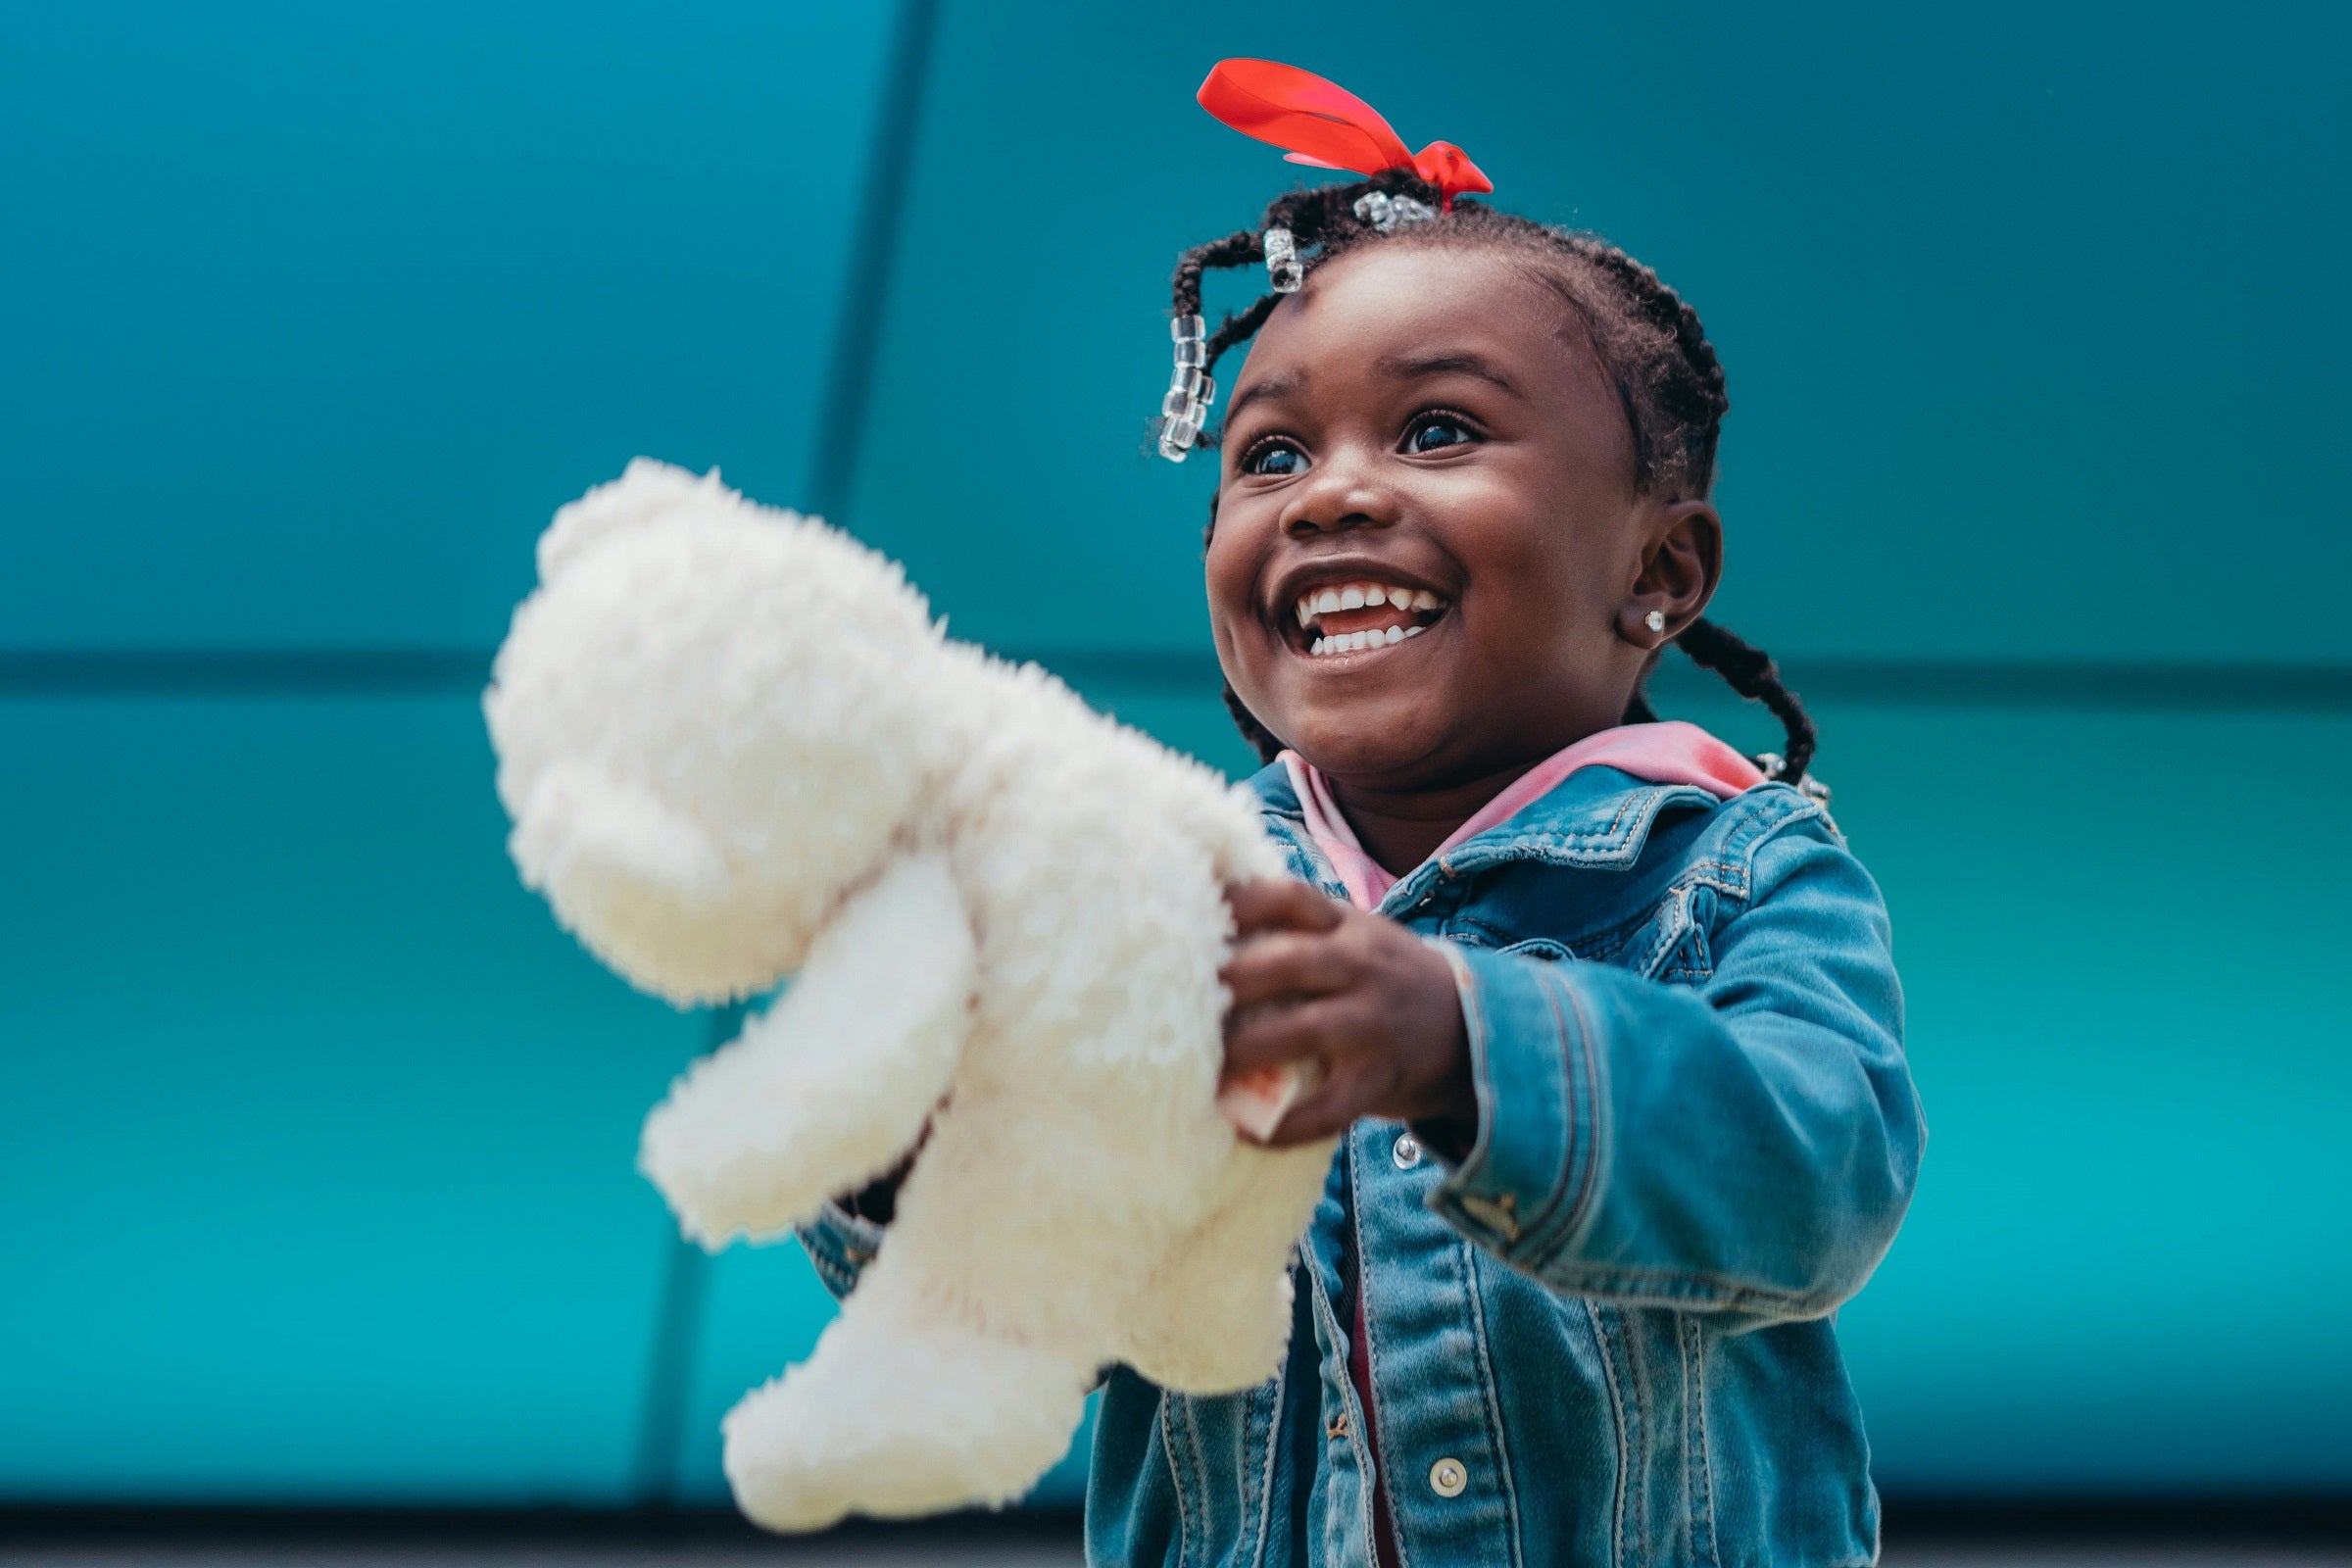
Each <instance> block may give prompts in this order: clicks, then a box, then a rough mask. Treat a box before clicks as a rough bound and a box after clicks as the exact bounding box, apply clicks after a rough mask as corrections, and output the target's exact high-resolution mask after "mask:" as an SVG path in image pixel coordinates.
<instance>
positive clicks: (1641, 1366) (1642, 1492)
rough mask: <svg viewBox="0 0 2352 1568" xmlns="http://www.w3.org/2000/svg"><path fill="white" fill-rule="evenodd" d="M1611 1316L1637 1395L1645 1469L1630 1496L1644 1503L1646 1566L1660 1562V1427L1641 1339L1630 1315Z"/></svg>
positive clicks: (1639, 1519)
mask: <svg viewBox="0 0 2352 1568" xmlns="http://www.w3.org/2000/svg"><path fill="white" fill-rule="evenodd" d="M1610 1315H1611V1316H1613V1317H1615V1318H1616V1320H1617V1330H1618V1333H1617V1345H1618V1348H1620V1349H1622V1350H1623V1351H1624V1352H1625V1381H1626V1386H1627V1387H1628V1388H1630V1389H1632V1390H1633V1393H1634V1417H1635V1421H1636V1423H1637V1425H1636V1427H1635V1443H1634V1452H1635V1454H1636V1455H1638V1456H1639V1458H1640V1461H1641V1466H1642V1469H1641V1473H1640V1474H1639V1475H1638V1476H1637V1477H1636V1479H1635V1483H1634V1484H1633V1485H1632V1486H1631V1487H1630V1488H1629V1491H1628V1495H1630V1496H1632V1497H1634V1498H1636V1499H1637V1500H1638V1501H1639V1504H1640V1506H1638V1507H1637V1508H1636V1509H1635V1510H1634V1539H1635V1543H1636V1546H1635V1550H1636V1553H1637V1560H1639V1561H1641V1562H1642V1563H1645V1564H1646V1563H1650V1562H1654V1561H1656V1560H1657V1551H1656V1548H1655V1547H1654V1546H1653V1545H1652V1544H1650V1539H1649V1457H1650V1445H1651V1444H1652V1442H1653V1441H1655V1440H1654V1439H1653V1438H1652V1436H1651V1434H1650V1428H1651V1427H1652V1426H1654V1425H1656V1422H1655V1420H1654V1419H1653V1400H1652V1398H1651V1395H1650V1389H1649V1368H1648V1364H1647V1357H1646V1356H1645V1355H1644V1353H1643V1350H1642V1342H1641V1339H1640V1337H1639V1336H1637V1335H1636V1334H1635V1333H1634V1325H1633V1324H1632V1323H1631V1322H1630V1321H1628V1318H1627V1315H1626V1314H1625V1313H1624V1312H1622V1311H1613V1312H1612V1313H1611V1314H1610Z"/></svg>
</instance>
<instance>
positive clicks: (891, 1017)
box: [638, 855, 977, 1249]
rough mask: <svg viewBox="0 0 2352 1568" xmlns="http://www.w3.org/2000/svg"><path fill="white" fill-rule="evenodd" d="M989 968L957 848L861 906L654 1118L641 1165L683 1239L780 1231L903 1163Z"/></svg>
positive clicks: (896, 870) (883, 886)
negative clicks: (960, 876)
mask: <svg viewBox="0 0 2352 1568" xmlns="http://www.w3.org/2000/svg"><path fill="white" fill-rule="evenodd" d="M976 961H977V960H976V957H975V955H974V950H973V943H972V935H971V926H970V922H969V920H968V918H967V916H966V914H965V912H964V906H963V901H962V898H961V895H960V894H959V893H958V892H957V890H956V883H955V879H954V876H953V874H952V872H951V871H950V870H949V867H948V863H947V859H946V858H945V857H944V856H940V855H921V856H909V857H907V858H902V859H900V860H898V861H896V862H895V863H894V864H892V865H891V866H890V867H889V868H888V869H887V870H885V871H884V873H883V874H882V875H881V876H880V877H879V878H878V879H876V880H875V881H874V882H873V883H872V884H871V885H869V886H868V887H866V888H865V889H864V890H862V891H861V892H859V893H858V894H857V895H855V896H854V897H852V898H851V899H850V900H848V901H847V902H846V903H845V904H844V905H843V907H842V908H841V910H840V912H839V913H837V914H836V915H835V916H834V918H833V919H832V921H831V922H830V923H829V924H828V925H827V926H826V927H825V929H824V930H823V931H822V932H821V933H820V934H819V935H818V937H817V939H816V941H815V943H814V944H813V945H812V946H811V947H810V949H809V958H808V961H807V963H806V964H805V965H804V966H803V967H802V969H801V972H800V974H799V976H798V977H797V978H796V979H795V980H794V982H793V985H792V988H791V989H790V990H789V991H788V992H786V993H785V995H784V998H783V1000H781V1001H780V1002H778V1003H777V1004H776V1005H774V1006H773V1007H771V1008H769V1009H768V1010H767V1011H766V1012H765V1013H763V1014H761V1015H760V1016H759V1017H757V1018H754V1019H753V1020H752V1021H751V1022H750V1023H749V1024H748V1025H747V1026H746V1027H745V1029H744V1031H743V1033H742V1035H741V1036H739V1037H738V1038H737V1039H736V1040H735V1042H734V1043H733V1044H731V1045H728V1046H726V1047H724V1048H722V1049H721V1050H719V1051H717V1052H716V1053H714V1054H711V1056H709V1057H708V1058H706V1059H705V1060H703V1061H701V1062H698V1063H697V1064H696V1065H695V1066H694V1068H693V1069H692V1070H691V1071H690V1072H689V1073H688V1074H687V1075H686V1076H685V1077H684V1078H682V1079H680V1080H679V1082H678V1083H677V1084H676V1085H675V1086H674V1087H673V1089H672V1090H671V1092H670V1096H669V1098H668V1100H666V1101H665V1102H663V1103H662V1105H660V1106H659V1107H657V1108H656V1110H655V1111H654V1113H653V1115H652V1116H651V1117H649V1118H648V1119H647V1121H646V1125H645V1134H644V1139H643V1142H642V1146H641V1150H640V1154H639V1161H638V1163H639V1166H640V1168H642V1169H643V1170H644V1171H645V1173H646V1175H647V1176H648V1177H650V1178H651V1179H652V1180H653V1182H654V1185H655V1186H657V1187H658V1188H660V1189H661V1191H662V1197H663V1198H664V1199H666V1200H667V1201H668V1202H669V1205H670V1208H671V1210H672V1211H673V1212H675V1213H676V1215H677V1216H678V1219H679V1222H680V1224H681V1226H682V1227H683V1229H684V1230H685V1232H686V1234H687V1235H688V1236H690V1237H693V1238H694V1239H696V1240H698V1241H700V1242H702V1243H703V1244H704V1245H705V1246H706V1247H711V1248H714V1249H715V1248H717V1247H721V1246H724V1245H725V1244H726V1243H727V1242H728V1241H730V1240H732V1239H733V1238H734V1237H737V1236H746V1237H750V1238H752V1239H753V1240H757V1241H764V1240H769V1239H772V1238H774V1237H777V1236H780V1235H782V1234H784V1233H785V1232H787V1231H789V1230H790V1229H791V1228H792V1227H793V1226H795V1225H797V1224H801V1223H803V1222H806V1221H808V1220H809V1219H811V1218H813V1217H814V1216H815V1215H816V1214H817V1212H818V1210H819V1208H820V1207H821V1205H822V1204H823V1202H824V1201H825V1199H826V1198H827V1197H829V1196H831V1195H833V1194H837V1193H842V1192H846V1191H849V1190H852V1189H854V1188H856V1187H858V1186H859V1185H861V1184H863V1183H865V1182H868V1181H871V1180H872V1179H873V1178H875V1177H876V1176H879V1175H881V1174H882V1173H883V1172H885V1171H887V1170H889V1169H890V1168H891V1167H892V1166H893V1165H894V1164H896V1163H897V1162H898V1161H899V1159H900V1158H901V1157H902V1156H903V1155H905V1153H906V1152H907V1150H909V1149H911V1148H912V1147H913V1146H914V1143H915V1140H916V1139H917V1138H918V1137H920V1136H921V1133H922V1129H923V1124H924V1122H925V1121H926V1120H927V1119H928V1118H929V1117H930V1115H931V1112H932V1110H933V1108H934V1107H935V1106H936V1105H937V1104H938V1103H939V1102H940V1100H941V1098H942V1097H943V1096H944V1095H945V1094H946V1093H947V1089H948V1083H949V1080H950V1079H951V1078H952V1077H953V1076H954V1073H955V1070H956V1061H957V1059H958V1058H959V1056H960V1055H961V1053H962V1050H963V1045H964V1041H965V1039H966V1038H967V1036H968V1035H969V1033H970V1029H971V998H972V990H973V986H974V983H975V978H976Z"/></svg>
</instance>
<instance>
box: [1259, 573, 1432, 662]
mask: <svg viewBox="0 0 2352 1568" xmlns="http://www.w3.org/2000/svg"><path fill="white" fill-rule="evenodd" d="M1452 608H1453V606H1452V604H1451V602H1450V601H1448V600H1446V599H1444V598H1442V597H1440V596H1439V595H1437V594H1434V593H1432V592H1430V591H1429V590H1428V589H1426V588H1408V587H1405V586H1404V585H1403V584H1401V583H1391V582H1380V581H1377V580H1375V579H1372V578H1361V579H1358V580H1354V581H1349V582H1331V583H1320V584H1317V585H1316V586H1314V587H1311V588H1308V589H1305V590H1303V591H1302V592H1300V594H1299V597H1298V599H1297V600H1296V601H1295V602H1294V603H1293V604H1292V607H1291V621H1290V623H1289V624H1287V625H1285V626H1284V627H1283V634H1284V637H1283V640H1284V641H1285V642H1287V643H1289V644H1290V647H1291V651H1292V652H1293V653H1296V654H1303V655H1305V656H1306V657H1307V658H1310V659H1336V658H1340V657H1342V656H1345V655H1348V654H1361V653H1371V652H1374V651H1376V650H1379V649H1384V648H1395V647H1397V645H1398V644H1400V643H1404V642H1407V641H1409V640H1410V639H1412V638H1415V637H1418V636H1420V635H1421V634H1422V633H1423V632H1425V631H1427V630H1428V629H1429V628H1430V627H1432V626H1434V625H1436V624H1437V623H1438V622H1439V621H1440V620H1442V619H1444V618H1445V617H1446V613H1447V612H1448V611H1450V610H1451V609H1452Z"/></svg>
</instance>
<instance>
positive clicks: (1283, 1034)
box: [1225, 998, 1348, 1077]
mask: <svg viewBox="0 0 2352 1568" xmlns="http://www.w3.org/2000/svg"><path fill="white" fill-rule="evenodd" d="M1346 1023H1347V1020H1346V1017H1345V1014H1344V1013H1343V1010H1342V1008H1341V1007H1340V1005H1338V1004H1337V1003H1335V1002H1333V1001H1332V1000H1331V999H1329V998H1324V999H1322V1000H1319V1001H1315V1002H1302V1003H1299V1005H1296V1006H1288V1007H1267V1008H1264V1009H1262V1010H1260V1011H1257V1012H1252V1013H1246V1014H1238V1015H1236V1016H1235V1017H1234V1018H1233V1019H1232V1021H1231V1022H1230V1023H1229V1024H1228V1025H1227V1026H1226V1030H1225V1073H1226V1076H1228V1077H1230V1076H1232V1075H1233V1074H1235V1073H1244V1072H1255V1071H1257V1070H1258V1069H1260V1068H1263V1067H1279V1066H1281V1065H1282V1064H1283V1063H1284V1062H1286V1061H1296V1060H1298V1059H1299V1057H1300V1056H1322V1057H1325V1058H1327V1059H1328V1058H1332V1057H1334V1056H1336V1054H1338V1053H1339V1052H1340V1051H1341V1050H1343V1049H1345V1047H1346V1044H1347V1039H1348V1032H1347V1027H1346Z"/></svg>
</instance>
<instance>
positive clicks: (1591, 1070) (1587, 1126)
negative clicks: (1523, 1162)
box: [1553, 975, 1608, 1256]
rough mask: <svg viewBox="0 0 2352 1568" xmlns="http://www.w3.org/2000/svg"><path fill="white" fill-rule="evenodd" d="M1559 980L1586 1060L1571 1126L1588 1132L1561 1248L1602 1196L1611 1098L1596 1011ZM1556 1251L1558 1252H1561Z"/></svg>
mask: <svg viewBox="0 0 2352 1568" xmlns="http://www.w3.org/2000/svg"><path fill="white" fill-rule="evenodd" d="M1558 984H1559V986H1560V987H1561V989H1562V990H1564V991H1566V992H1567V993H1568V1005H1569V1007H1570V1008H1571V1009H1572V1010H1573V1011H1574V1012H1575V1013H1576V1043H1577V1054H1578V1055H1579V1056H1580V1057H1581V1058H1582V1060H1583V1061H1584V1064H1585V1072H1584V1083H1583V1088H1584V1097H1585V1098H1584V1116H1583V1118H1582V1121H1581V1123H1580V1124H1572V1128H1571V1131H1572V1135H1573V1133H1574V1132H1575V1131H1577V1130H1580V1129H1581V1131H1582V1132H1583V1134H1584V1136H1583V1137H1582V1138H1580V1139H1578V1142H1579V1143H1580V1144H1581V1145H1582V1146H1583V1155H1584V1158H1583V1168H1582V1169H1581V1170H1579V1171H1578V1172H1577V1175H1576V1178H1575V1180H1576V1184H1577V1185H1576V1203H1575V1205H1574V1206H1573V1207H1571V1208H1570V1209H1569V1210H1568V1218H1567V1222H1566V1223H1565V1224H1563V1225H1562V1226H1561V1227H1560V1247H1559V1250H1561V1251H1565V1250H1567V1248H1568V1247H1569V1246H1570V1245H1571V1244H1572V1243H1573V1242H1574V1240H1575V1239H1576V1238H1577V1237H1578V1236H1579V1235H1581V1234H1583V1232H1584V1228H1585V1225H1586V1223H1587V1221H1588V1220H1589V1219H1590V1218H1591V1217H1592V1214H1593V1208H1594V1206H1595V1204H1596V1201H1597V1200H1598V1198H1599V1194H1600V1172H1601V1169H1602V1166H1601V1157H1602V1152H1603V1150H1602V1145H1603V1143H1604V1141H1605V1140H1606V1138H1607V1132H1608V1109H1607V1107H1608V1098H1607V1095H1606V1093H1605V1088H1606V1086H1605V1085H1604V1084H1603V1083H1602V1082H1601V1078H1602V1075H1603V1072H1604V1069H1603V1067H1602V1066H1601V1055H1600V1045H1599V1042H1598V1041H1597V1040H1595V1039H1594V1035H1595V1034H1596V1033H1597V1031H1596V1030H1594V1029H1593V1019H1592V1015H1591V1014H1589V1013H1587V1012H1586V1011H1585V999H1584V997H1583V996H1582V995H1580V994H1579V993H1578V991H1577V989H1576V987H1574V986H1572V985H1570V984H1569V983H1568V978H1567V976H1565V975H1562V976H1559V977H1558ZM1576 1087H1577V1086H1576V1085H1574V1084H1571V1085H1570V1086H1569V1090H1570V1108H1571V1109H1572V1110H1573V1109H1574V1108H1575V1090H1576ZM1553 1255H1554V1256H1557V1255H1558V1253H1557V1252H1555V1253H1554V1254H1553Z"/></svg>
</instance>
